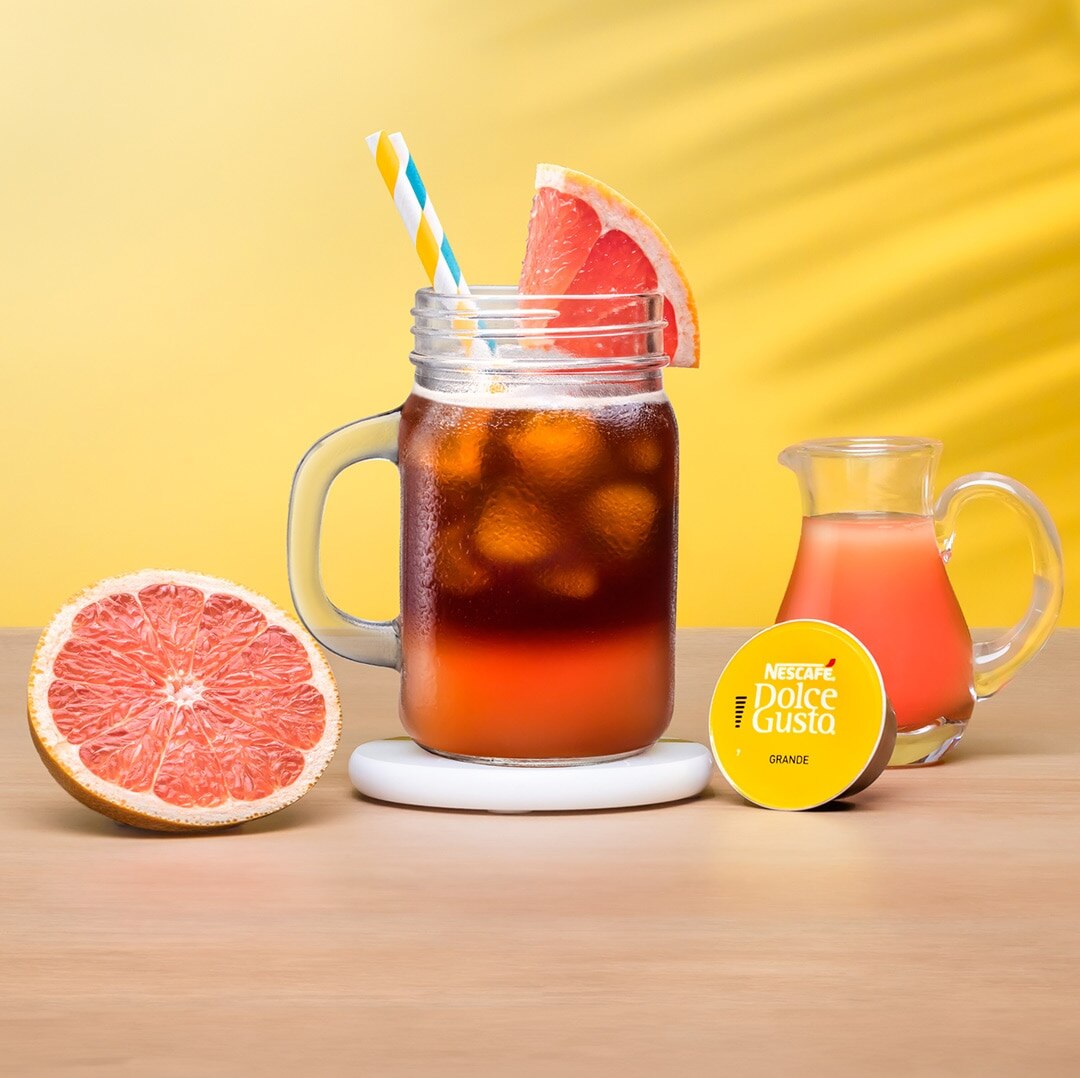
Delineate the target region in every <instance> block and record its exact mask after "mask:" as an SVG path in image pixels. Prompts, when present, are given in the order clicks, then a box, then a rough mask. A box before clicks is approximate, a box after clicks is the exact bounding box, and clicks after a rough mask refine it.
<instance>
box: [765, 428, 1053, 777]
mask: <svg viewBox="0 0 1080 1078" xmlns="http://www.w3.org/2000/svg"><path fill="white" fill-rule="evenodd" d="M940 452H941V444H940V443H939V442H934V441H927V440H924V439H919V438H835V439H828V440H824V441H811V442H802V443H800V444H799V445H793V446H789V447H788V448H787V449H785V450H784V451H783V452H782V453H781V454H780V458H779V459H780V463H781V464H783V465H784V466H785V467H788V468H790V469H791V470H792V471H793V472H794V473H795V475H796V477H797V478H798V480H799V486H800V488H801V491H802V502H803V525H802V536H801V538H800V541H799V550H798V554H797V555H796V560H795V568H794V570H793V572H792V575H791V581H790V583H789V584H788V589H787V593H786V595H785V596H784V601H783V603H782V604H781V607H780V613H779V614H778V615H777V620H778V621H788V620H791V619H793V618H817V619H820V620H822V621H831V622H834V623H835V624H837V625H840V626H842V627H843V628H845V629H847V630H849V631H850V632H852V633H854V634H855V635H856V636H857V637H858V638H859V639H860V640H862V642H863V643H864V644H866V646H867V647H868V648H869V649H870V651H871V653H872V654H873V656H874V658H875V659H876V660H877V663H878V666H879V667H880V669H881V674H882V677H883V678H884V680H885V690H886V692H887V693H888V696H889V699H890V701H891V702H892V706H893V709H894V711H895V712H896V722H897V729H898V737H897V742H896V749H895V751H894V753H893V756H892V759H891V761H890V766H891V767H903V766H910V765H916V764H932V763H936V762H937V761H938V760H940V759H941V758H942V757H943V756H944V755H945V753H946V752H948V751H949V749H950V748H952V746H954V745H955V744H956V743H957V742H958V741H959V740H960V738H961V737H962V736H963V733H964V729H965V727H966V726H967V723H968V720H969V719H970V718H971V712H972V708H973V707H974V705H975V702H976V701H978V700H983V699H986V698H987V697H988V696H992V695H993V694H994V693H995V692H997V691H998V689H1000V688H1001V687H1002V686H1003V685H1005V683H1006V682H1008V681H1009V680H1010V679H1011V678H1012V677H1013V675H1014V674H1015V673H1016V672H1017V670H1019V669H1020V667H1021V666H1023V665H1024V664H1025V663H1026V662H1028V661H1029V660H1030V659H1031V658H1033V657H1034V656H1035V655H1036V654H1037V653H1038V651H1039V649H1040V648H1041V647H1042V646H1043V644H1045V643H1046V641H1047V638H1048V637H1049V636H1050V633H1051V631H1052V630H1053V627H1054V623H1055V622H1056V621H1057V617H1058V613H1059V612H1060V610H1061V597H1062V579H1063V566H1062V557H1061V543H1060V540H1059V539H1058V534H1057V529H1056V528H1055V527H1054V523H1053V521H1052V520H1051V519H1050V514H1049V513H1048V512H1047V510H1046V507H1045V506H1044V505H1043V504H1042V502H1040V501H1039V499H1038V498H1036V497H1035V495H1034V494H1033V493H1032V492H1031V491H1030V490H1028V488H1027V487H1025V486H1023V485H1022V484H1020V483H1018V482H1016V480H1014V479H1009V478H1007V477H1006V476H1004V475H997V474H996V473H994V472H976V473H973V474H972V475H966V476H963V477H962V478H960V479H957V480H956V481H955V482H954V483H951V484H950V485H949V486H948V487H946V488H945V490H944V491H942V493H941V497H940V498H938V500H937V503H936V505H934V504H933V502H932V499H933V478H934V470H935V468H936V466H937V461H938V457H939V455H940ZM980 497H991V498H996V499H998V500H1000V501H1002V502H1004V503H1005V504H1007V505H1010V506H1012V507H1013V508H1014V509H1015V510H1016V511H1017V512H1018V513H1019V515H1020V517H1021V519H1022V520H1023V521H1024V524H1025V527H1026V529H1027V533H1028V538H1029V539H1030V542H1031V552H1032V560H1033V563H1034V573H1035V584H1034V589H1033V592H1032V597H1031V603H1030V606H1029V607H1028V610H1027V613H1026V614H1025V615H1024V617H1023V618H1022V619H1021V621H1020V622H1019V623H1018V624H1017V625H1015V626H1014V627H1013V628H1012V629H1010V630H1008V631H1007V632H1005V633H1004V634H1003V635H1002V636H1000V637H998V638H997V639H994V640H991V641H989V642H988V643H979V644H975V645H974V647H973V646H972V639H971V633H970V632H969V630H968V626H967V623H966V622H965V621H964V615H963V613H962V612H961V610H960V605H959V603H958V602H957V600H956V596H955V595H954V594H953V590H952V587H951V585H950V583H949V578H948V576H947V574H946V572H945V563H946V562H947V561H948V559H949V555H950V553H951V551H952V547H953V539H954V534H955V523H956V517H957V514H958V513H959V511H960V509H961V508H962V507H963V506H964V505H965V504H966V503H967V502H968V501H970V500H971V499H973V498H980Z"/></svg>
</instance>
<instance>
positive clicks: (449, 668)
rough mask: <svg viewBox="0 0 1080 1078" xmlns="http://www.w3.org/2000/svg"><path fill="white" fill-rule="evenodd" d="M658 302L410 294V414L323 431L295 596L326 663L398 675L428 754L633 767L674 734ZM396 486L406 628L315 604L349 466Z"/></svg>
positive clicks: (671, 426) (670, 443)
mask: <svg viewBox="0 0 1080 1078" xmlns="http://www.w3.org/2000/svg"><path fill="white" fill-rule="evenodd" d="M662 304H663V299H662V297H661V296H660V295H659V294H656V293H647V294H640V295H603V296H558V297H555V296H531V295H530V296H524V295H519V294H518V293H517V292H516V291H515V290H513V289H511V288H482V289H476V290H475V291H474V293H473V295H472V296H471V297H469V298H468V299H462V298H461V297H453V296H443V295H438V294H435V293H434V292H433V291H432V290H431V289H423V290H421V291H420V292H419V293H417V300H416V307H415V308H414V309H413V312H412V313H413V316H414V318H415V325H414V328H413V333H414V336H415V347H414V351H413V353H412V355H411V359H412V362H413V363H414V365H415V367H416V376H415V383H414V385H413V389H412V392H411V394H410V396H409V398H408V399H407V400H406V402H405V404H404V405H403V406H402V407H401V408H399V409H395V410H394V411H392V412H388V413H386V414H384V415H380V416H375V417H373V418H370V419H362V420H359V421H358V422H355V423H351V424H349V425H348V426H345V427H342V428H340V429H339V430H336V431H334V432H332V433H331V434H328V435H327V436H326V437H324V438H323V439H321V440H320V441H319V442H317V443H316V444H315V445H314V446H312V448H311V449H310V450H309V451H308V453H307V455H306V456H305V457H304V459H303V460H302V461H301V463H300V466H299V467H298V469H297V472H296V477H295V479H294V481H293V490H292V499H291V502H290V511H289V581H290V586H291V588H292V594H293V601H294V603H295V605H296V609H297V611H298V613H299V614H300V617H301V618H302V619H303V621H304V623H305V625H307V627H308V628H309V629H310V630H311V632H312V633H313V634H314V635H315V636H316V637H317V638H318V639H319V640H320V641H321V642H322V643H323V644H324V645H325V646H326V647H328V648H329V649H330V650H332V651H334V652H336V653H337V654H339V655H342V656H344V657H346V658H349V659H354V660H356V661H358V662H364V663H370V664H374V665H379V666H389V667H394V668H397V669H399V670H400V671H401V675H402V676H401V718H402V722H403V724H404V726H405V729H406V730H407V731H408V733H409V734H410V735H411V736H412V737H413V738H414V739H415V740H416V741H417V742H418V743H419V744H420V745H422V746H423V747H424V748H426V749H429V750H431V751H433V752H436V753H439V754H442V755H446V756H451V757H457V758H463V759H470V760H482V761H486V762H491V763H505V764H526V765H527V764H534V765H535V764H571V763H580V762H595V761H597V760H606V759H613V758H618V757H622V756H628V755H632V754H634V753H637V752H640V751H642V750H643V749H645V748H647V747H648V746H649V745H651V744H652V743H653V742H654V741H655V740H656V739H657V738H658V737H659V736H660V735H661V734H662V733H663V732H664V730H665V729H666V728H667V725H668V723H669V721H670V719H671V709H672V696H673V667H674V616H675V574H676V528H677V478H678V445H677V430H676V424H675V417H674V413H673V412H672V409H671V405H670V403H669V402H668V399H667V397H666V395H665V393H664V390H663V380H662V371H663V367H664V365H665V364H666V363H667V359H666V357H665V356H664V355H663V343H662V342H663V327H664V322H663V317H662ZM369 459H386V460H391V461H395V462H396V463H397V465H398V468H399V470H400V475H401V615H400V617H399V618H397V619H395V620H393V621H389V622H370V621H365V620H363V619H360V618H356V617H353V616H352V615H350V614H346V613H345V612H344V611H342V610H340V609H339V608H338V607H336V606H335V605H334V604H333V602H331V600H330V599H329V598H328V597H327V596H326V594H325V592H324V590H323V586H322V582H321V576H320V567H319V537H320V529H321V519H322V512H323V507H324V504H325V500H326V496H327V493H328V491H329V489H330V485H331V483H332V482H333V480H334V478H335V476H337V475H338V473H340V472H341V471H342V470H343V469H344V468H346V467H348V466H349V465H350V464H355V463H357V462H358V461H361V460H369Z"/></svg>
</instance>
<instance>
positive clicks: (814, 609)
mask: <svg viewBox="0 0 1080 1078" xmlns="http://www.w3.org/2000/svg"><path fill="white" fill-rule="evenodd" d="M806 617H814V618H818V619H820V620H822V621H831V622H834V623H835V624H837V625H842V626H843V627H844V628H845V629H847V630H849V631H850V632H852V633H854V634H855V635H856V636H857V637H858V638H859V639H860V640H862V641H864V642H865V643H866V644H867V646H868V647H870V648H871V651H872V653H873V655H874V659H875V660H876V662H877V664H878V667H879V668H880V670H881V676H882V677H883V678H884V679H885V683H886V685H888V686H889V700H890V701H891V703H892V706H893V710H894V711H895V712H896V725H897V728H898V729H899V730H914V729H917V728H918V727H920V726H924V725H925V723H926V716H927V715H928V714H931V713H934V714H936V715H937V714H940V715H941V717H942V718H944V719H945V720H946V721H949V722H963V721H966V720H967V719H968V718H970V717H971V710H972V705H973V702H974V701H973V698H972V689H971V682H972V669H971V668H972V653H971V634H970V632H969V631H968V627H967V622H965V621H964V615H963V614H962V613H961V611H960V604H959V603H958V602H957V601H956V596H955V595H954V594H953V590H952V587H951V586H950V584H949V578H948V576H947V575H946V573H945V565H944V562H943V561H942V558H941V551H940V550H939V549H938V545H937V537H936V535H935V533H934V524H933V521H932V520H929V519H927V518H925V517H919V516H906V515H903V514H899V513H896V514H894V513H882V514H880V515H878V514H866V515H861V514H852V515H844V514H835V515H828V516H820V517H805V518H804V519H803V527H802V538H801V539H800V542H799V552H798V555H797V557H796V560H795V568H794V570H793V572H792V576H791V582H790V584H789V585H788V590H787V594H786V595H785V596H784V601H783V604H782V605H781V607H780V614H779V617H778V618H777V620H778V621H790V620H792V619H794V618H806ZM871 642H872V643H871Z"/></svg>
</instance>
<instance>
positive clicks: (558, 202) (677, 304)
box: [518, 165, 699, 367]
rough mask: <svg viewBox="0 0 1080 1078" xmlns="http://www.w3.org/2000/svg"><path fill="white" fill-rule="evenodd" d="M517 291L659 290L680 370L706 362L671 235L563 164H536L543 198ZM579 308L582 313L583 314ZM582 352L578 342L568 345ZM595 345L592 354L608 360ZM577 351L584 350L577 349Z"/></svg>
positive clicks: (670, 349)
mask: <svg viewBox="0 0 1080 1078" xmlns="http://www.w3.org/2000/svg"><path fill="white" fill-rule="evenodd" d="M518 287H519V289H520V290H521V291H522V292H526V293H530V294H534V295H537V294H539V295H559V296H563V295H569V296H583V295H596V294H599V293H604V294H607V293H634V292H653V291H657V290H658V291H660V292H662V293H663V295H664V319H665V320H666V322H667V327H666V329H665V330H664V352H665V354H666V355H667V356H668V357H669V359H670V360H671V365H672V366H674V367H696V366H697V365H698V361H699V333H698V316H697V306H696V305H695V303H694V297H693V294H692V293H691V291H690V284H689V282H688V281H687V279H686V274H685V273H684V272H683V269H682V266H680V265H679V260H678V259H677V258H676V257H675V252H674V251H673V250H672V249H671V244H670V243H668V241H667V239H666V238H665V237H664V234H663V233H662V232H661V231H660V229H659V228H657V227H656V225H655V224H654V223H653V222H652V221H651V220H649V218H648V217H646V216H645V214H644V213H642V212H641V210H639V209H638V208H637V207H636V206H635V205H633V203H631V202H628V201H627V200H626V199H625V198H623V196H622V195H620V194H619V192H618V191H615V190H613V189H612V188H610V187H608V185H607V184H606V183H601V182H600V181H599V180H596V179H593V177H592V176H586V175H585V173H584V172H574V171H572V170H571V169H568V168H563V167H562V166H560V165H537V166H536V195H535V196H534V198H533V204H532V213H531V215H530V217H529V239H528V243H527V244H526V247H525V261H524V263H523V265H522V267H521V279H520V281H519V283H518ZM583 313H584V312H583V311H582V308H581V307H580V306H577V307H575V315H578V316H581V315H583ZM567 343H568V344H569V345H570V348H571V350H575V348H574V342H567ZM602 349H603V344H602V343H601V342H600V341H591V342H589V344H588V345H587V354H589V355H595V354H602ZM576 350H577V351H585V350H586V349H585V348H583V347H578V348H577V349H576Z"/></svg>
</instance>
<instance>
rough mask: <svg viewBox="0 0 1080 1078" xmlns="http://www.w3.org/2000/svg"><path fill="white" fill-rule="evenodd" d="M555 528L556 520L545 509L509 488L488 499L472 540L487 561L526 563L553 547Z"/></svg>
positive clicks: (541, 555)
mask: <svg viewBox="0 0 1080 1078" xmlns="http://www.w3.org/2000/svg"><path fill="white" fill-rule="evenodd" d="M557 529H558V523H557V521H556V520H555V518H554V517H553V516H552V515H551V514H550V513H549V512H548V511H547V510H546V509H544V508H543V507H542V506H540V505H538V504H537V503H536V501H535V500H533V499H532V498H529V497H527V496H526V495H525V494H522V493H521V492H520V491H518V490H516V489H514V488H508V489H505V490H500V491H496V493H494V494H493V495H492V496H491V497H490V498H488V500H487V502H486V503H485V505H484V508H483V510H482V512H481V513H480V520H479V521H478V522H477V525H476V532H475V534H474V536H473V541H474V542H475V544H476V549H477V550H479V551H480V553H481V554H482V555H483V556H484V557H485V558H487V559H488V561H492V562H496V563H498V564H504V565H528V564H529V563H531V562H536V561H540V560H541V559H542V558H546V557H547V556H548V555H549V554H551V553H552V552H553V551H554V550H555V548H556V546H557V544H558V535H557Z"/></svg>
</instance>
